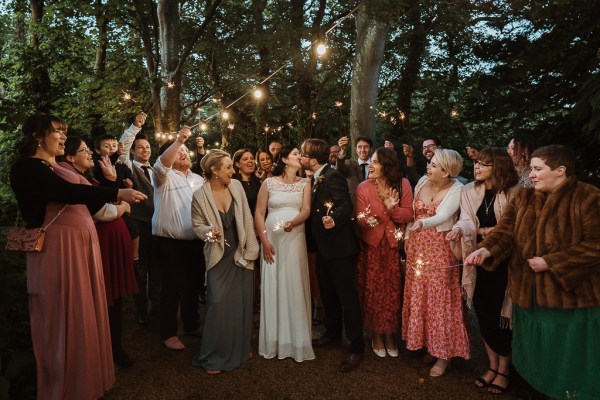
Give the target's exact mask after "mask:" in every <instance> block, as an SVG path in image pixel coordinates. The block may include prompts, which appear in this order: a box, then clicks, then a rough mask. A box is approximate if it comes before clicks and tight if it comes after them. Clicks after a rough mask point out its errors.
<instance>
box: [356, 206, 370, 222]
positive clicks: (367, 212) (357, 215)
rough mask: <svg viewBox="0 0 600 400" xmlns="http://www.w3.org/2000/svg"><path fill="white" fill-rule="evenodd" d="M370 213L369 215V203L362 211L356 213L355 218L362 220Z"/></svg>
mask: <svg viewBox="0 0 600 400" xmlns="http://www.w3.org/2000/svg"><path fill="white" fill-rule="evenodd" d="M370 215H371V205H370V204H369V205H368V206H367V208H365V210H364V211H361V212H359V213H358V214H356V219H358V220H363V219H366V218H368V217H369V216H370Z"/></svg>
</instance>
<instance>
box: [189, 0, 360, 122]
mask: <svg viewBox="0 0 600 400" xmlns="http://www.w3.org/2000/svg"><path fill="white" fill-rule="evenodd" d="M362 3H363V2H360V3H359V4H358V5H357V6H356V7H354V8H353V9H352V10H350V11H349V12H347V13H346V14H345V15H343V16H342V17H340V18H339V19H338V20H337V21H336V22H335V23H334V24H333V25H332V26H331V28H329V29H328V30H327V31H325V35H328V34H329V33H330V32H331V31H332V30H333V29H335V28H337V27H338V26H339V25H340V24H341V23H342V22H343V21H344V20H346V19H347V18H348V17H350V16H351V15H352V14H354V13H355V12H356V10H358V8H359V7H360V6H361V5H362ZM319 40H320V39H315V40H314V41H312V42H311V43H309V44H308V45H306V46H304V47H302V48H301V50H302V51H305V50H307V49H309V48H311V47H312V46H314V45H315V44H316V43H318V42H319ZM299 56H300V54H299V55H297V56H292V57H290V58H289V59H288V60H286V61H285V62H284V63H282V65H281V66H280V67H279V68H277V69H276V70H275V71H274V72H273V73H271V74H270V75H269V76H267V77H266V78H265V79H263V80H262V81H260V82H259V83H258V84H256V85H255V86H254V87H253V88H252V89H250V90H248V91H247V92H246V93H244V94H242V95H241V96H240V97H238V98H237V99H235V100H234V101H232V102H231V103H229V104H228V105H227V106H226V107H225V109H228V108H230V107H232V106H233V105H234V104H236V103H237V102H239V101H240V100H242V99H243V98H245V97H246V96H248V95H250V94H251V93H252V92H254V91H255V90H256V88H257V86H259V85H262V84H264V83H265V82H267V81H269V80H270V79H271V78H273V77H274V76H275V75H276V74H278V73H279V72H280V71H281V70H282V69H284V68H285V67H286V66H287V65H288V64H289V63H290V62H292V61H294V59H295V57H299ZM220 89H221V88H219V89H217V90H214V91H213V93H218V92H219V91H220ZM209 97H210V96H209ZM198 107H199V106H198V104H196V105H194V107H193V111H192V113H191V114H190V115H189V116H188V117H187V118H186V121H190V120H193V119H194V118H195V116H196V114H197V109H198ZM219 114H220V112H216V113H214V114H212V115H210V116H208V117H206V118H204V119H202V120H201V121H199V122H198V123H196V124H194V125H192V126H190V129H195V128H197V127H199V126H200V125H201V124H202V123H206V122H208V121H210V120H211V119H213V118H215V117H216V116H217V115H219Z"/></svg>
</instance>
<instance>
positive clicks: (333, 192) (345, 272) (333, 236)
mask: <svg viewBox="0 0 600 400" xmlns="http://www.w3.org/2000/svg"><path fill="white" fill-rule="evenodd" d="M327 202H331V203H332V204H333V207H332V208H331V211H330V212H329V216H331V217H332V218H333V220H334V222H335V226H334V227H333V228H332V229H325V227H324V226H323V222H322V218H323V217H324V216H326V215H327V207H326V206H325V203H327ZM352 212H353V206H352V200H351V198H350V194H349V193H348V183H347V181H346V178H345V177H344V175H342V174H341V173H339V172H338V171H336V170H335V169H333V168H331V166H329V165H326V166H325V167H324V168H323V170H322V171H321V174H320V176H319V177H316V178H315V182H314V184H313V193H312V203H311V213H310V219H311V229H312V234H313V236H314V238H315V241H316V244H317V276H318V279H319V288H320V290H321V298H322V300H323V307H324V309H325V328H326V332H325V336H326V337H328V338H329V339H332V340H334V341H339V340H340V339H341V336H342V329H343V327H344V326H345V328H346V335H347V337H348V339H349V340H350V348H349V351H350V353H355V354H362V353H364V338H363V332H362V321H361V313H360V304H359V301H358V293H357V291H356V281H355V275H356V260H357V255H358V242H357V238H356V235H355V233H354V229H353V224H354V222H353V221H352V219H351V218H352Z"/></svg>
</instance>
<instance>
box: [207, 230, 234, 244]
mask: <svg viewBox="0 0 600 400" xmlns="http://www.w3.org/2000/svg"><path fill="white" fill-rule="evenodd" d="M219 236H220V235H219ZM219 236H217V235H215V234H214V233H213V231H212V229H211V230H210V231H208V232H207V233H206V235H204V237H205V240H204V241H205V242H206V243H217V242H218V241H219ZM223 242H224V243H225V246H227V247H229V243H227V240H226V239H225V238H223Z"/></svg>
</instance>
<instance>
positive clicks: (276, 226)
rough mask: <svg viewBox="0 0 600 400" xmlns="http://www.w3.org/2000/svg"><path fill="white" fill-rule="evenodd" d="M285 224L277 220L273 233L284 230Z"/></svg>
mask: <svg viewBox="0 0 600 400" xmlns="http://www.w3.org/2000/svg"><path fill="white" fill-rule="evenodd" d="M283 225H284V222H283V221H282V220H277V221H276V222H275V225H273V232H277V231H280V230H282V229H283Z"/></svg>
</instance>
